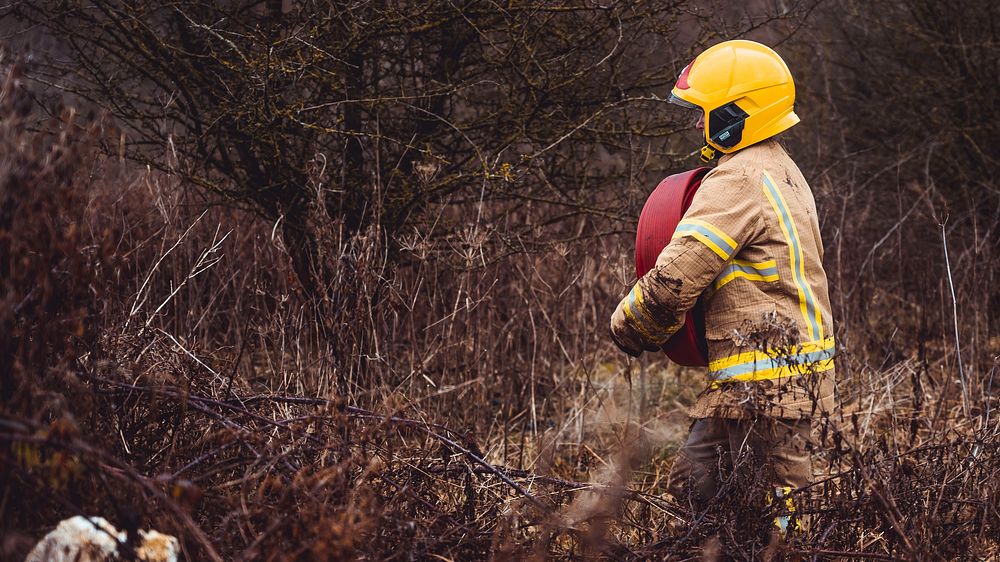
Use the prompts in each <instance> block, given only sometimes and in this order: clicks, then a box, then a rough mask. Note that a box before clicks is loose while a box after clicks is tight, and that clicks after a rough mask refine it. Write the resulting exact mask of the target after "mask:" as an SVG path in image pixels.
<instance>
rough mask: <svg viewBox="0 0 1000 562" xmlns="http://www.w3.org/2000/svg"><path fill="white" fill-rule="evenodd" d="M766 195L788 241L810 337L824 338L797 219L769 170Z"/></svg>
mask: <svg viewBox="0 0 1000 562" xmlns="http://www.w3.org/2000/svg"><path fill="white" fill-rule="evenodd" d="M763 188H764V195H766V196H767V199H768V201H770V202H771V206H772V207H773V208H774V213H775V215H777V217H778V223H779V224H780V225H781V231H782V233H784V235H785V240H786V241H787V242H788V255H789V258H790V259H791V263H792V279H793V281H794V282H795V287H796V288H797V289H798V291H799V307H800V308H801V310H802V317H803V318H805V321H806V329H807V330H808V331H809V338H810V339H813V340H820V339H823V319H822V318H820V311H819V308H817V307H816V299H815V298H814V297H813V294H812V289H810V288H809V284H808V283H807V282H806V272H805V271H806V270H805V260H804V259H803V258H802V245H801V243H800V242H799V232H798V230H797V229H796V228H795V221H794V220H792V214H791V213H790V212H789V211H788V204H787V203H786V202H785V197H784V196H783V195H782V194H781V190H779V189H778V187H777V185H776V184H775V183H774V179H772V178H771V175H770V174H768V173H767V172H764V185H763Z"/></svg>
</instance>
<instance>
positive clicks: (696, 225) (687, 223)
mask: <svg viewBox="0 0 1000 562" xmlns="http://www.w3.org/2000/svg"><path fill="white" fill-rule="evenodd" d="M681 236H691V237H693V238H694V239H695V240H697V241H699V242H701V243H702V244H704V245H706V246H708V249H709V250H712V251H713V252H715V255H717V256H719V257H720V258H722V259H723V260H728V259H729V257H730V256H732V255H733V253H734V252H736V245H737V244H736V241H735V240H733V239H732V238H730V237H729V235H727V234H726V233H725V232H722V231H721V230H719V228H718V227H716V226H715V225H713V224H711V223H709V222H706V221H703V220H700V219H684V220H682V221H681V222H680V223H678V224H677V229H676V230H674V235H673V237H672V238H671V239H674V238H680V237H681Z"/></svg>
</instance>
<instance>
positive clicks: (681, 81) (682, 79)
mask: <svg viewBox="0 0 1000 562" xmlns="http://www.w3.org/2000/svg"><path fill="white" fill-rule="evenodd" d="M693 64H694V61H692V62H691V63H689V64H688V65H687V66H685V67H684V70H682V71H681V75H680V76H678V77H677V84H676V85H675V86H674V87H675V88H677V89H678V90H687V89H688V88H690V87H691V86H689V85H688V73H689V72H691V65H693Z"/></svg>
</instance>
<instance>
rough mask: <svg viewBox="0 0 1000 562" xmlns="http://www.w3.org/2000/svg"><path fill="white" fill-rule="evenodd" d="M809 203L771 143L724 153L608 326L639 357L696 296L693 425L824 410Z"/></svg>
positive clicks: (825, 332)
mask: <svg viewBox="0 0 1000 562" xmlns="http://www.w3.org/2000/svg"><path fill="white" fill-rule="evenodd" d="M822 262H823V245H822V241H821V240H820V233H819V223H818V221H817V216H816V204H815V201H814V200H813V195H812V192H811V190H810V189H809V185H808V184H807V183H806V180H805V178H803V177H802V173H801V172H800V171H799V169H798V167H797V166H796V165H795V163H794V162H793V161H792V160H791V158H790V157H789V156H788V154H787V153H786V152H785V150H784V149H783V148H782V147H781V145H779V144H778V143H777V142H776V141H774V140H768V141H764V142H761V143H759V144H756V145H753V146H750V147H747V148H745V149H743V150H741V151H739V152H736V153H734V154H730V155H725V156H723V157H722V158H721V159H720V161H719V164H718V166H717V167H716V168H715V169H713V170H712V171H710V172H709V173H708V174H707V175H706V176H705V178H704V180H703V181H702V184H701V187H700V188H699V190H698V192H697V193H696V194H695V196H694V200H693V201H692V203H691V207H690V208H689V209H688V211H687V212H686V213H685V214H684V218H683V220H682V221H681V222H680V224H679V225H678V227H677V230H676V231H675V233H674V236H673V238H672V240H671V241H670V243H669V244H668V245H667V247H666V248H664V249H663V251H662V252H661V253H660V255H659V258H658V259H657V261H656V266H655V267H654V268H653V269H652V270H651V271H650V272H649V273H647V274H646V275H645V276H643V277H642V278H641V279H639V281H638V282H637V283H636V284H635V286H634V287H633V288H632V290H631V291H630V292H629V294H628V296H626V297H625V298H624V299H623V300H622V302H621V304H619V308H618V310H617V311H616V313H615V316H614V317H613V318H612V326H611V328H612V334H613V335H614V336H615V338H616V340H618V341H633V342H635V341H639V342H641V343H642V346H643V347H646V348H647V349H648V348H649V347H650V346H649V344H650V343H652V344H660V343H663V342H664V341H666V340H667V339H668V338H669V337H670V336H671V335H672V334H673V333H674V332H676V331H677V330H678V329H679V328H680V326H681V324H682V323H683V321H684V315H685V312H686V311H687V310H689V309H690V308H691V307H693V306H694V305H695V303H696V302H697V300H698V298H699V297H701V298H702V299H703V304H704V310H705V338H706V341H707V344H708V360H709V364H708V376H709V380H710V384H709V385H708V388H707V389H706V390H705V391H704V392H703V393H702V394H701V395H700V396H699V398H698V401H697V403H696V404H695V406H694V407H693V409H692V411H691V415H692V416H694V417H745V416H749V415H755V414H757V413H762V414H765V415H769V416H772V417H788V418H799V417H804V416H810V415H814V414H815V413H816V412H815V410H816V409H817V408H820V409H823V410H829V408H830V407H831V406H832V394H833V393H832V387H833V383H832V380H833V372H834V363H833V355H834V340H833V324H832V321H831V315H830V298H829V295H828V292H827V279H826V273H825V272H824V271H823V263H822Z"/></svg>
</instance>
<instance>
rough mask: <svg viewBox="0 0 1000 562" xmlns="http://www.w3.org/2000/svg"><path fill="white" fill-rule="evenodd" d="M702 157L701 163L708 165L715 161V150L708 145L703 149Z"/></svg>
mask: <svg viewBox="0 0 1000 562" xmlns="http://www.w3.org/2000/svg"><path fill="white" fill-rule="evenodd" d="M700 155H701V161H702V162H704V163H706V164H708V163H709V162H711V161H712V160H715V149H714V148H712V147H711V146H709V145H707V144H706V145H705V146H703V147H701V151H700Z"/></svg>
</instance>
